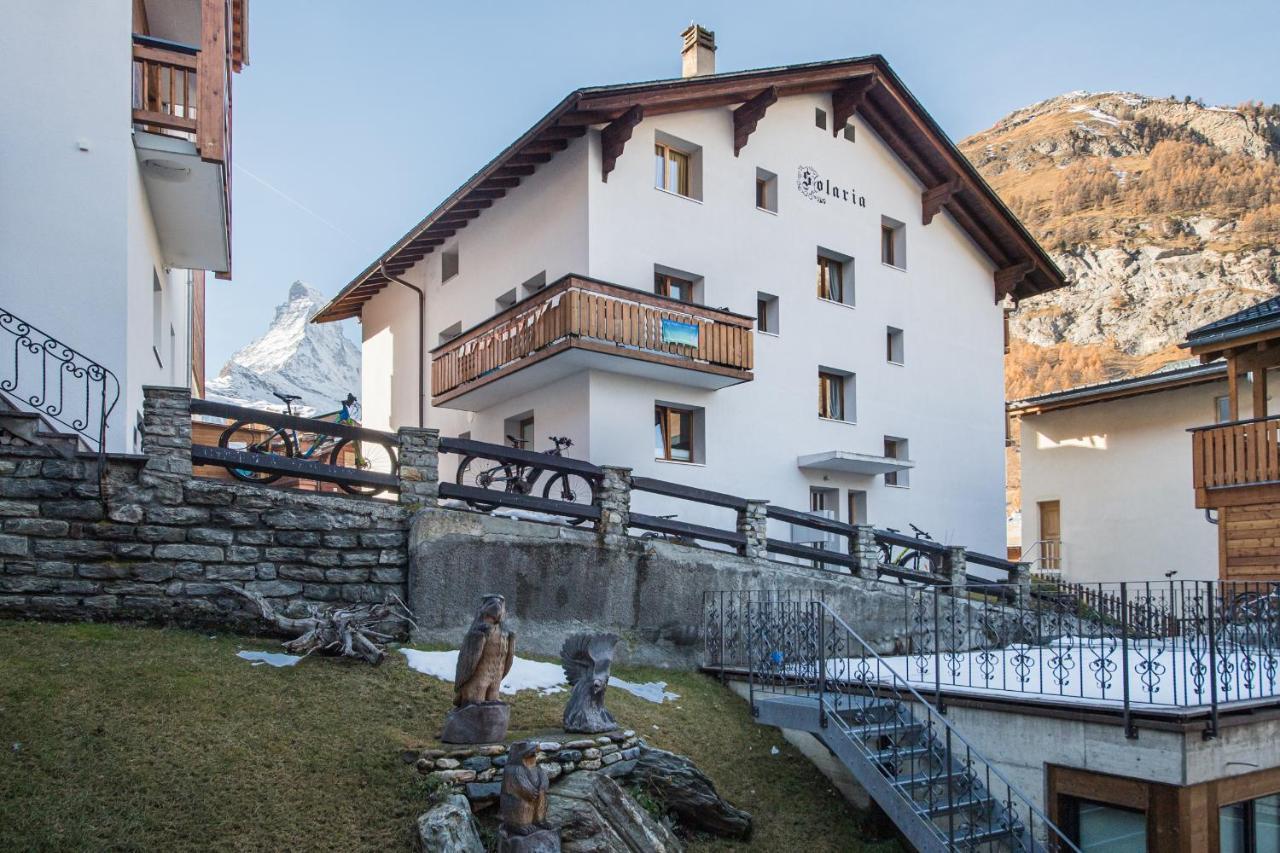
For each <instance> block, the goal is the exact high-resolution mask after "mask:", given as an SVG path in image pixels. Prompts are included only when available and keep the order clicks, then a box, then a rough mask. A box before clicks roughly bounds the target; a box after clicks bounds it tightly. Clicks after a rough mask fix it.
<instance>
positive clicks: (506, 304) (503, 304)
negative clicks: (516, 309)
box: [493, 287, 516, 311]
mask: <svg viewBox="0 0 1280 853" xmlns="http://www.w3.org/2000/svg"><path fill="white" fill-rule="evenodd" d="M515 304H516V289H515V288H514V287H513V288H511V289H510V290H508V291H507V292H506V293H504V294H502V295H501V296H499V297H498V298H497V299H495V300H493V308H494V310H495V311H506V310H507V309H508V308H510V307H511V306H512V305H515Z"/></svg>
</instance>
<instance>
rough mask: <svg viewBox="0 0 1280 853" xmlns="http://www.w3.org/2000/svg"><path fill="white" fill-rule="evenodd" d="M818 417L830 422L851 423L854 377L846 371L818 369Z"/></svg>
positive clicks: (827, 368)
mask: <svg viewBox="0 0 1280 853" xmlns="http://www.w3.org/2000/svg"><path fill="white" fill-rule="evenodd" d="M818 417H820V418H826V419H827V420H832V421H853V420H854V419H855V412H854V376H853V374H852V373H849V372H848V371H846V370H836V369H834V368H830V367H819V368H818Z"/></svg>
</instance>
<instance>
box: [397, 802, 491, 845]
mask: <svg viewBox="0 0 1280 853" xmlns="http://www.w3.org/2000/svg"><path fill="white" fill-rule="evenodd" d="M414 843H415V845H416V848H417V850H418V851H419V853H484V845H483V844H481V843H480V833H479V831H478V830H477V829H476V822H475V819H474V818H473V817H472V816H471V806H470V805H469V804H468V803H467V798H466V797H464V796H462V795H461V794H454V795H453V796H451V797H449V798H447V799H445V800H444V801H443V802H441V803H440V804H438V805H436V806H434V807H433V808H431V809H430V810H429V811H427V812H424V813H423V814H422V816H421V817H419V818H418V831H417V833H416V834H415V836H414Z"/></svg>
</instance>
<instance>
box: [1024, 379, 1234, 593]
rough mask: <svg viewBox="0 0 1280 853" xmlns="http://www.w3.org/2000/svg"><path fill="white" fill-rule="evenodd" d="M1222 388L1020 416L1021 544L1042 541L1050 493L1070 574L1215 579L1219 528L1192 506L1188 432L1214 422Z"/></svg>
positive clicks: (1213, 386) (1065, 568)
mask: <svg viewBox="0 0 1280 853" xmlns="http://www.w3.org/2000/svg"><path fill="white" fill-rule="evenodd" d="M1243 384H1244V386H1245V387H1244V389H1243V390H1242V393H1241V396H1242V398H1243V399H1244V400H1245V401H1246V405H1245V409H1246V411H1245V412H1242V413H1241V415H1240V416H1241V417H1242V418H1247V417H1250V416H1251V415H1250V414H1248V413H1247V410H1248V405H1247V401H1248V399H1249V392H1248V387H1247V385H1248V383H1243ZM1225 393H1226V381H1225V380H1223V381H1220V382H1212V383H1206V384H1203V385H1195V386H1192V387H1189V388H1181V389H1176V390H1172V391H1162V392H1159V393H1153V394H1146V395H1143V396H1140V397H1131V398H1128V399H1123V400H1113V401H1109V402H1101V403H1093V404H1090V405H1087V406H1078V407H1075V408H1071V409H1061V410H1058V411H1054V412H1048V413H1046V414H1042V415H1035V416H1030V417H1024V418H1023V419H1022V444H1021V447H1022V450H1021V453H1022V541H1023V547H1024V549H1027V548H1030V547H1031V543H1034V542H1036V541H1037V540H1038V539H1039V538H1040V517H1039V512H1038V508H1037V503H1039V502H1040V501H1051V500H1056V501H1059V502H1060V505H1061V517H1062V543H1063V544H1062V557H1063V571H1064V573H1065V576H1066V577H1067V578H1068V579H1069V580H1072V581H1081V582H1085V581H1142V580H1163V579H1164V574H1165V572H1167V571H1176V572H1177V573H1178V574H1177V575H1176V576H1175V577H1176V578H1177V579H1179V580H1215V579H1217V577H1218V529H1217V527H1215V526H1214V525H1212V524H1210V523H1208V522H1207V521H1205V517H1204V512H1203V510H1199V509H1196V507H1195V493H1194V491H1193V490H1192V488H1191V436H1190V435H1188V434H1187V432H1186V430H1187V429H1188V428H1189V427H1193V426H1204V425H1205V424H1209V423H1213V418H1214V406H1213V399H1214V397H1218V396H1221V395H1223V394H1225ZM1024 553H1025V550H1024ZM1030 556H1031V557H1034V556H1035V555H1034V554H1032V555H1030Z"/></svg>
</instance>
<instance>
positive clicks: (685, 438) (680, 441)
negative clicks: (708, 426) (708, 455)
mask: <svg viewBox="0 0 1280 853" xmlns="http://www.w3.org/2000/svg"><path fill="white" fill-rule="evenodd" d="M695 415H696V412H695V411H694V410H692V409H681V408H677V407H676V406H668V405H664V404H662V403H657V404H655V405H654V407H653V441H654V444H653V455H654V457H655V458H657V459H666V460H668V461H670V462H694V461H696V459H695V458H694V434H693V431H694V417H695Z"/></svg>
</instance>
